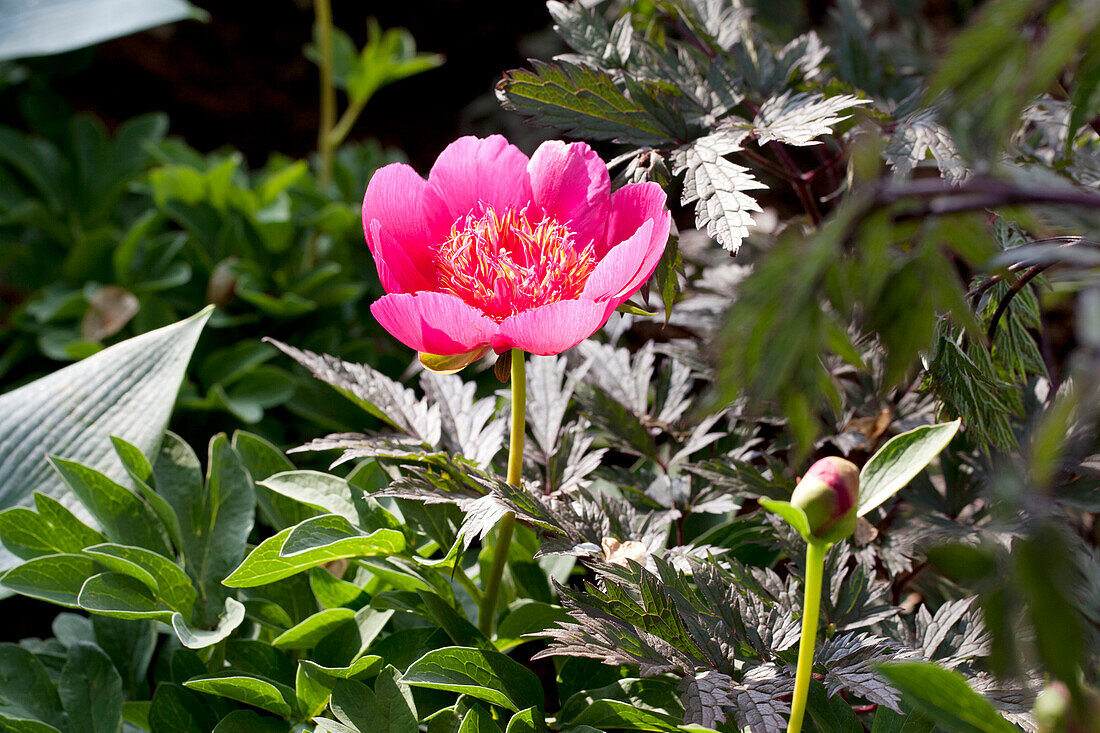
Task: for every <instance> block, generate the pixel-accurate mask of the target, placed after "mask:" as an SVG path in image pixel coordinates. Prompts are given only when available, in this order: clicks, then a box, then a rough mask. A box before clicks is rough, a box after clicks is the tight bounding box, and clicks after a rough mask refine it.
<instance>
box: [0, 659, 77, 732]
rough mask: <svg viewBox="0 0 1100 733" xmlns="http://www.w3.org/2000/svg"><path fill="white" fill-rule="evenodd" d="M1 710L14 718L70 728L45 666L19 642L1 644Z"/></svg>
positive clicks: (0, 711)
mask: <svg viewBox="0 0 1100 733" xmlns="http://www.w3.org/2000/svg"><path fill="white" fill-rule="evenodd" d="M0 701H2V702H4V703H6V705H5V706H4V707H2V708H0V713H3V714H4V715H7V716H11V717H12V718H34V719H38V720H41V721H43V722H46V723H49V724H50V725H52V726H54V727H56V728H62V729H67V727H68V726H67V725H66V724H65V719H64V716H63V715H62V712H61V700H60V698H59V697H58V695H57V688H56V687H55V686H54V683H53V681H52V680H50V675H49V673H48V672H47V671H46V668H45V667H44V666H42V663H41V662H39V661H38V660H37V659H36V658H35V656H34V655H33V654H31V653H30V652H29V651H27V650H26V649H24V648H22V647H20V646H18V645H16V644H7V643H0Z"/></svg>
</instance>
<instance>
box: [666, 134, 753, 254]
mask: <svg viewBox="0 0 1100 733" xmlns="http://www.w3.org/2000/svg"><path fill="white" fill-rule="evenodd" d="M742 139H743V134H740V133H732V132H717V133H714V134H711V135H707V136H706V137H701V138H699V139H698V140H695V141H694V142H692V143H691V144H690V145H685V146H683V147H681V148H678V149H677V150H676V151H675V153H673V158H672V160H673V164H674V172H675V173H677V174H679V173H681V172H682V173H685V176H684V193H683V203H684V204H690V203H692V202H694V203H695V225H696V226H697V227H699V228H700V229H702V228H706V230H707V234H709V235H710V236H712V237H714V238H715V239H717V240H718V243H719V244H721V245H722V247H723V248H725V249H727V250H729V251H730V252H732V253H734V254H736V253H737V250H738V249H739V248H740V246H741V240H742V239H744V238H745V236H746V235H747V234H748V231H749V225H750V224H752V212H754V211H761V208H760V204H758V203H756V199H754V198H752V197H751V196H749V195H748V194H746V193H745V192H746V191H752V190H758V189H763V188H767V186H765V185H764V184H763V183H760V182H759V181H757V180H756V179H755V178H753V176H752V171H750V170H749V169H748V168H745V167H742V166H739V165H737V164H736V163H731V162H730V161H728V160H726V158H725V157H724V156H726V155H728V154H730V153H732V152H735V151H737V150H740V149H741V140H742Z"/></svg>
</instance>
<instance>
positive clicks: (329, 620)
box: [271, 608, 355, 649]
mask: <svg viewBox="0 0 1100 733" xmlns="http://www.w3.org/2000/svg"><path fill="white" fill-rule="evenodd" d="M353 618H355V611H353V610H352V609H350V608H329V609H326V610H324V611H320V612H318V613H315V614H313V615H312V616H310V617H309V618H307V619H306V620H304V621H302V622H301V623H300V624H297V625H296V626H294V627H293V628H290V629H287V630H286V631H284V632H283V633H282V634H280V635H279V636H277V637H275V638H274V639H273V640H272V641H271V644H272V646H274V647H276V648H278V649H309V648H310V647H312V646H314V645H315V644H316V643H317V642H319V641H320V640H321V639H323V638H325V637H326V636H328V635H329V634H330V633H332V631H333V629H335V628H336V627H337V626H339V625H340V624H342V623H344V622H345V621H350V620H351V619H353Z"/></svg>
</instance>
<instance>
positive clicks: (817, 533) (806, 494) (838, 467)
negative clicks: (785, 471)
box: [791, 456, 859, 542]
mask: <svg viewBox="0 0 1100 733" xmlns="http://www.w3.org/2000/svg"><path fill="white" fill-rule="evenodd" d="M858 500H859V469H858V468H856V466H855V464H854V463H852V462H851V461H848V460H845V459H843V458H839V457H837V456H830V457H828V458H822V459H821V460H820V461H818V462H817V463H815V464H814V465H812V466H810V470H809V471H807V472H806V475H805V476H803V477H802V480H801V481H799V482H798V486H796V487H795V489H794V493H793V494H792V495H791V504H792V505H794V506H796V507H798V508H799V509H801V510H802V511H804V512H805V513H806V518H807V519H809V521H810V533H811V534H812V535H813V536H814V537H815V538H817V539H819V540H824V541H826V542H837V541H838V540H842V539H844V538H845V537H848V536H850V535H851V534H852V532H853V531H854V530H855V526H856V502H857V501H858Z"/></svg>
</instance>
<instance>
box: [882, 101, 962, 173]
mask: <svg viewBox="0 0 1100 733" xmlns="http://www.w3.org/2000/svg"><path fill="white" fill-rule="evenodd" d="M882 152H883V156H884V157H885V158H886V164H887V165H889V166H890V167H891V168H893V169H894V171H895V173H896V174H897V175H898V176H900V177H908V176H909V175H910V174H912V172H913V171H914V170H915V169H916V168H917V167H918V166H919V165H920V164H921V163H922V162H923V161H924V160H925V159H926V158H927V157H928V156H929V155H931V156H932V158H933V159H934V160H935V162H936V166H937V167H938V168H939V170H940V175H941V176H943V179H944V180H945V181H947V182H948V183H950V184H951V185H957V184H959V183H962V182H963V180H965V179H966V176H967V174H968V171H967V169H966V165H965V164H964V163H963V161H962V158H961V157H960V156H959V151H958V149H957V148H956V146H955V141H954V140H952V139H951V134H950V133H949V132H948V131H947V129H946V128H945V127H944V126H943V125H941V124H939V122H937V121H936V113H935V111H934V110H929V109H924V110H919V111H917V112H914V113H913V114H911V115H909V116H908V117H906V118H905V119H903V120H901V121H900V122H898V124H897V127H895V128H894V134H893V135H892V136H891V138H890V142H888V143H887V144H886V148H885V149H884V150H883V151H882Z"/></svg>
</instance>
